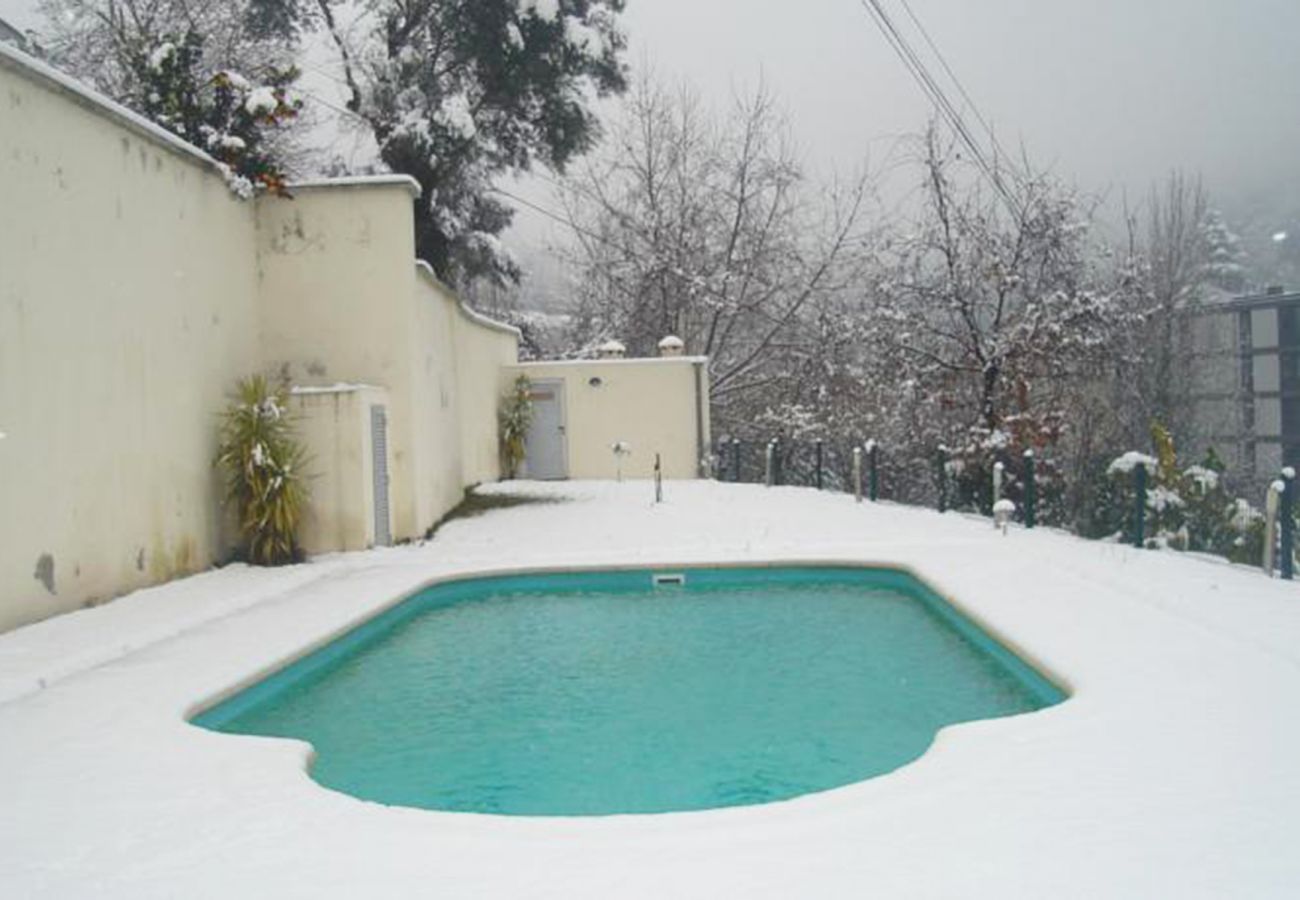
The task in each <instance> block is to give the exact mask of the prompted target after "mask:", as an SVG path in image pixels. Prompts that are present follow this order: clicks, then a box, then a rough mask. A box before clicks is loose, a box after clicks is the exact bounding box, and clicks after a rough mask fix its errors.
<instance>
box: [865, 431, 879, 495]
mask: <svg viewBox="0 0 1300 900" xmlns="http://www.w3.org/2000/svg"><path fill="white" fill-rule="evenodd" d="M879 461H880V447H879V445H878V444H876V442H875V441H874V440H873V441H867V496H868V497H870V498H871V502H872V503H875V502H876V501H877V500H879V499H880V473H879V470H878V468H877V467H878V463H879Z"/></svg>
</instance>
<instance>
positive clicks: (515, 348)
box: [444, 290, 519, 485]
mask: <svg viewBox="0 0 1300 900" xmlns="http://www.w3.org/2000/svg"><path fill="white" fill-rule="evenodd" d="M444 293H445V290H444ZM448 297H450V295H448ZM452 302H453V303H454V306H455V310H456V315H455V317H454V320H453V321H454V324H455V340H456V384H457V387H458V390H457V392H456V394H457V397H458V400H459V404H460V406H459V409H460V423H459V427H460V441H461V466H462V470H461V480H462V482H464V484H465V485H472V484H481V483H483V482H486V481H495V480H497V479H498V478H500V477H501V451H500V443H499V435H498V431H497V409H498V407H499V406H500V403H501V398H502V395H503V394H504V392H505V390H506V387H507V385H508V383H509V381H510V379H511V378H512V377H513V376H512V375H510V373H509V372H508V368H509V367H510V366H513V365H514V364H515V363H516V362H518V359H519V332H518V331H516V330H515V329H514V328H511V327H509V326H506V325H502V324H500V323H498V322H493V321H492V320H490V319H485V318H484V317H482V316H480V315H478V314H477V313H474V312H472V311H471V310H469V309H467V308H466V307H465V306H464V305H463V304H461V303H458V302H455V301H454V300H453V301H452Z"/></svg>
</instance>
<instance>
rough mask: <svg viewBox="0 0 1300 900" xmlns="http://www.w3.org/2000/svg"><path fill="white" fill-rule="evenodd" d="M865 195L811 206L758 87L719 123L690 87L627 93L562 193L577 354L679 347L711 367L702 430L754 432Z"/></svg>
mask: <svg viewBox="0 0 1300 900" xmlns="http://www.w3.org/2000/svg"><path fill="white" fill-rule="evenodd" d="M865 191H866V185H865V181H862V180H859V181H857V182H855V183H853V184H852V185H850V186H849V187H848V188H846V189H844V190H841V191H838V192H835V191H828V192H827V193H826V194H824V195H823V196H821V197H818V198H816V199H817V200H819V201H824V205H823V204H821V203H816V202H814V198H813V197H811V196H810V193H811V192H810V191H809V190H808V187H807V185H806V184H805V179H804V177H803V173H802V171H801V170H800V167H799V165H798V162H797V160H796V159H795V156H794V153H793V150H792V148H791V145H790V142H789V141H788V140H787V138H786V135H785V130H784V125H783V121H782V116H781V114H780V111H779V109H778V107H777V105H776V103H775V101H774V99H773V98H772V96H771V95H770V94H769V93H768V92H766V91H765V90H763V89H762V88H760V89H759V90H758V91H757V92H755V93H754V94H753V95H752V96H750V97H748V98H746V99H741V100H738V101H737V102H736V103H735V105H734V107H733V108H732V110H731V111H730V114H729V115H727V116H724V117H716V116H713V115H711V114H710V113H709V112H707V111H706V110H705V109H704V108H703V106H702V105H701V103H700V101H699V100H698V98H697V97H696V96H695V95H694V94H693V93H692V92H691V91H690V90H689V89H686V88H683V89H681V90H678V91H675V92H674V91H671V90H668V89H666V88H664V87H663V86H661V85H659V84H657V83H656V82H655V81H654V80H653V78H652V77H650V76H645V77H643V78H641V79H639V80H638V81H637V83H636V84H635V85H634V87H633V89H632V90H631V91H629V93H628V94H627V96H626V97H625V98H624V102H623V105H622V108H621V110H620V111H619V114H618V116H617V118H616V123H615V124H614V125H613V126H612V128H611V133H610V135H609V139H608V140H607V142H606V144H605V146H604V147H603V148H602V151H601V153H600V154H599V156H598V158H596V159H594V160H592V161H591V162H590V163H589V164H588V165H587V166H586V167H585V169H584V171H583V172H581V173H577V174H575V175H574V176H573V177H571V178H570V179H569V180H568V181H567V183H566V185H565V187H564V190H563V200H564V203H565V205H566V206H567V208H568V210H569V214H570V217H571V219H572V222H573V225H574V232H575V235H576V236H575V238H574V240H575V243H576V251H575V253H574V255H573V259H572V264H573V268H574V269H575V272H576V277H575V279H574V288H575V291H576V294H577V299H578V301H579V304H578V311H577V313H576V316H575V337H574V341H575V343H576V345H578V346H579V347H581V346H584V345H586V346H595V345H596V344H598V343H600V342H601V341H603V340H605V339H607V338H610V337H617V338H618V340H620V341H622V342H623V343H625V344H626V345H627V347H628V350H629V352H630V353H632V354H633V355H654V354H655V352H656V346H657V344H658V342H659V340H660V339H661V338H663V337H664V336H666V335H669V334H672V335H676V336H678V337H680V338H681V339H682V340H683V341H685V344H686V350H687V352H688V353H693V354H702V355H707V356H709V357H710V360H711V372H712V374H711V378H710V382H711V389H712V398H713V411H714V412H713V415H714V423H715V424H714V429H715V431H717V432H718V433H720V434H727V435H734V434H736V433H737V431H747V430H750V429H752V428H754V427H755V425H756V423H757V422H758V421H760V416H759V414H760V413H761V412H762V411H763V410H765V409H767V408H768V407H771V406H778V405H780V404H782V403H789V402H794V401H795V400H796V399H797V398H796V397H795V396H793V395H792V394H791V393H790V392H788V391H787V390H786V388H787V387H788V386H789V385H788V378H789V374H790V369H791V367H792V366H794V365H799V364H800V363H799V353H798V351H797V350H796V348H795V344H796V343H797V342H798V341H800V340H802V337H801V336H800V329H801V327H802V326H801V323H802V321H803V319H804V317H805V316H806V315H808V314H809V313H810V312H811V311H812V310H813V309H814V308H815V306H816V305H817V303H819V302H820V301H821V300H822V299H823V298H825V297H826V296H828V295H829V294H831V293H833V292H834V291H835V290H836V289H837V288H838V287H840V286H842V285H843V283H844V281H845V279H846V271H847V267H848V264H849V260H850V259H851V258H852V257H853V256H854V253H855V252H856V249H857V244H856V243H855V229H856V226H857V225H858V223H859V219H860V214H861V211H862V208H863V199H864V195H865Z"/></svg>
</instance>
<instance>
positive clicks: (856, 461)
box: [853, 447, 862, 503]
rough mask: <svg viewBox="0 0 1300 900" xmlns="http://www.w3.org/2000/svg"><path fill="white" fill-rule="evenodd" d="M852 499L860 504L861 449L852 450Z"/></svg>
mask: <svg viewBox="0 0 1300 900" xmlns="http://www.w3.org/2000/svg"><path fill="white" fill-rule="evenodd" d="M853 499H854V501H856V502H857V503H861V502H862V448H861V447H854V448H853Z"/></svg>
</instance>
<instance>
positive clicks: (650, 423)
mask: <svg viewBox="0 0 1300 900" xmlns="http://www.w3.org/2000/svg"><path fill="white" fill-rule="evenodd" d="M504 374H505V379H506V381H509V380H513V379H514V378H515V377H516V376H517V375H520V374H523V375H526V376H527V377H528V378H529V379H531V380H533V381H539V380H543V379H555V380H559V381H562V382H563V384H564V403H565V426H566V427H565V440H566V449H567V457H568V468H569V473H568V475H569V477H570V478H598V479H599V478H613V477H614V476H615V471H616V470H615V458H614V453H613V451H612V450H611V449H610V448H611V446H612V445H613V444H614V443H615V442H617V441H623V442H625V443H627V444H629V445H631V448H632V452H631V454H630V455H629V456H628V457H626V458H625V459H624V460H623V466H622V468H623V476H624V477H625V478H649V477H651V476H652V475H653V473H654V460H655V454H656V453H658V454H659V455H660V459H661V460H662V464H663V474H664V477H665V478H696V477H698V476H699V460H700V454H701V452H702V448H707V447H708V443H709V412H708V409H709V407H708V400H707V398H708V372H707V364H706V361H705V360H704V359H702V358H698V357H677V358H669V359H619V360H581V361H570V362H537V363H520V364H518V365H515V366H511V367H509V368H507V369H506V370H505V371H504ZM593 378H598V379H600V384H599V386H593V385H592V384H591V380H592V379H593ZM697 382H698V383H697Z"/></svg>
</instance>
